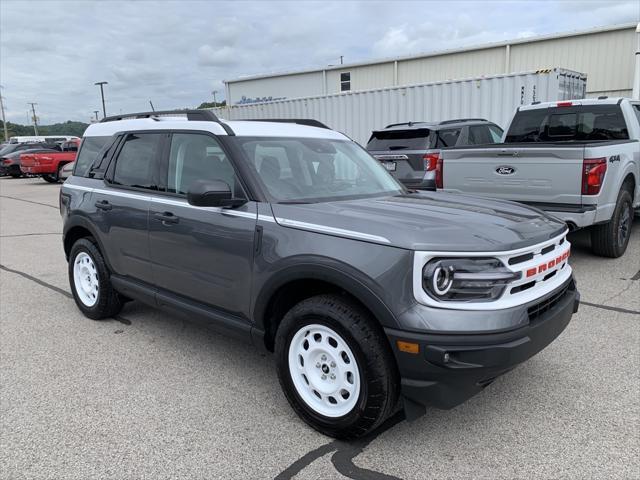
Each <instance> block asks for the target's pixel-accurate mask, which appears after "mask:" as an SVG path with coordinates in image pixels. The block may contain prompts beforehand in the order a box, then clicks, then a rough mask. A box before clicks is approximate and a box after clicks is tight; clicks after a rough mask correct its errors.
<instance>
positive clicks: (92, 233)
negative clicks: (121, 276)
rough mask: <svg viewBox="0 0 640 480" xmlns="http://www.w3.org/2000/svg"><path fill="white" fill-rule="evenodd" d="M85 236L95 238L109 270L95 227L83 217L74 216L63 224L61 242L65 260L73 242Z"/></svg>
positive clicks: (107, 260)
mask: <svg viewBox="0 0 640 480" xmlns="http://www.w3.org/2000/svg"><path fill="white" fill-rule="evenodd" d="M86 237H91V238H93V239H94V240H95V242H96V244H97V247H98V250H100V253H101V254H102V257H103V258H104V261H105V263H106V264H107V266H108V267H109V270H111V265H110V263H109V259H108V258H107V257H106V255H105V250H104V248H103V246H102V242H101V241H100V237H99V236H98V234H97V231H96V229H95V227H94V226H93V225H91V223H90V222H89V221H87V220H86V219H84V218H83V217H76V218H75V219H73V220H72V221H70V222H69V223H68V224H67V225H65V228H64V232H63V235H62V242H63V246H64V254H65V257H66V258H67V261H68V260H69V253H71V248H72V247H73V244H74V243H76V242H77V241H78V240H79V239H81V238H86Z"/></svg>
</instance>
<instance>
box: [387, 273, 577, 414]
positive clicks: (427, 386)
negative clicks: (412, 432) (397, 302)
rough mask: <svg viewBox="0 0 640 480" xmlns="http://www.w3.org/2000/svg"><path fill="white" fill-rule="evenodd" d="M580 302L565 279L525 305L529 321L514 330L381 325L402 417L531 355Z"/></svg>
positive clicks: (481, 384)
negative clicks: (408, 346) (414, 347)
mask: <svg viewBox="0 0 640 480" xmlns="http://www.w3.org/2000/svg"><path fill="white" fill-rule="evenodd" d="M579 302H580V294H579V293H578V291H577V289H576V286H575V281H574V280H573V279H570V280H569V282H567V283H565V284H564V285H563V286H562V287H559V288H558V289H557V290H556V291H554V292H551V294H549V295H547V296H545V297H543V298H541V299H539V301H537V302H534V303H533V304H532V305H530V306H528V313H529V317H530V319H529V323H528V324H527V325H526V326H524V327H520V328H517V329H515V330H511V331H507V332H500V333H490V334H486V333H469V334H422V333H412V332H404V331H399V330H393V329H385V331H386V333H387V336H388V337H389V340H390V342H391V345H392V348H393V351H394V354H395V357H396V361H397V365H398V369H399V371H400V375H401V385H402V396H403V398H404V403H405V413H406V415H407V419H409V420H411V419H413V418H416V417H418V416H420V415H422V414H423V413H424V411H425V407H426V406H432V407H436V408H443V409H450V408H453V407H455V406H457V405H459V404H461V403H463V402H464V401H466V400H467V399H469V398H471V397H472V396H473V395H475V394H477V393H479V392H480V391H481V390H482V389H483V388H485V387H486V386H487V385H489V384H490V383H491V382H493V380H495V379H496V378H497V377H498V376H500V375H502V374H503V373H506V372H508V371H509V370H511V369H513V368H514V367H516V366H517V365H519V364H520V363H522V362H524V361H525V360H527V359H529V358H531V357H532V356H533V355H535V354H536V353H538V352H539V351H541V350H542V349H544V348H545V347H546V346H547V345H549V344H550V343H551V342H552V341H553V340H555V339H556V337H558V335H560V334H561V333H562V331H563V330H564V329H565V328H566V326H567V325H568V324H569V321H570V320H571V316H572V315H573V313H575V312H577V310H578V305H579ZM486 313H487V315H490V314H491V313H490V312H486ZM398 340H400V341H405V342H412V343H417V344H419V346H420V347H419V353H418V354H412V353H406V352H402V351H399V350H398V347H397V341H398Z"/></svg>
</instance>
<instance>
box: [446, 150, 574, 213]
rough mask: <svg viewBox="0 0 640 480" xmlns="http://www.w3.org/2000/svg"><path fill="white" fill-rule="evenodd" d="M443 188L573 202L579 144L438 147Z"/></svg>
mask: <svg viewBox="0 0 640 480" xmlns="http://www.w3.org/2000/svg"><path fill="white" fill-rule="evenodd" d="M440 155H441V158H442V164H443V188H444V190H446V191H448V192H464V193H466V194H471V195H481V196H486V197H493V198H501V199H507V200H514V201H524V202H535V203H559V204H573V205H579V204H580V203H581V201H582V197H581V190H582V186H581V179H582V160H583V156H584V147H583V146H562V147H558V145H554V146H549V145H546V146H539V147H538V146H526V147H524V146H519V147H517V148H509V147H504V146H500V147H499V148H496V147H493V146H484V147H482V148H464V147H463V148H456V149H453V150H448V149H443V150H442V151H441V152H440Z"/></svg>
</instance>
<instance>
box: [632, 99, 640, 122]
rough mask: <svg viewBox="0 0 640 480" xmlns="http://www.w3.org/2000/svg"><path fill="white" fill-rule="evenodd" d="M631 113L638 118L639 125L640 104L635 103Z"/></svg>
mask: <svg viewBox="0 0 640 480" xmlns="http://www.w3.org/2000/svg"><path fill="white" fill-rule="evenodd" d="M633 111H634V112H636V117H638V123H640V103H636V104H634V105H633Z"/></svg>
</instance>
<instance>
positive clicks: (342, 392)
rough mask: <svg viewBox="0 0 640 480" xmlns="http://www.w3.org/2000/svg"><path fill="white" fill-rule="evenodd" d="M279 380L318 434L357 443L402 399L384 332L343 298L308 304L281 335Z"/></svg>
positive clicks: (290, 317) (302, 305)
mask: <svg viewBox="0 0 640 480" xmlns="http://www.w3.org/2000/svg"><path fill="white" fill-rule="evenodd" d="M276 362H277V368H278V377H279V379H280V384H281V386H282V388H283V390H284V393H285V396H286V397H287V400H288V401H289V403H290V404H291V406H292V407H293V409H294V410H295V411H296V413H297V414H298V415H299V416H300V417H301V418H302V419H303V420H304V421H305V422H307V423H308V424H309V425H311V426H312V427H313V428H315V429H316V430H318V431H320V432H322V433H324V434H326V435H329V436H332V437H337V438H356V437H359V436H362V435H364V434H366V433H368V432H370V431H371V430H373V429H375V428H376V427H377V426H378V425H380V424H381V423H382V422H383V421H384V420H385V419H386V418H387V417H388V416H389V415H390V414H391V413H392V412H393V411H394V408H395V406H396V404H397V400H398V391H399V388H398V375H397V371H396V367H395V363H394V360H393V355H392V353H391V351H390V349H389V345H388V343H387V340H386V338H384V333H383V332H382V330H381V329H380V328H379V327H378V326H377V325H376V324H375V323H374V319H373V318H371V316H370V315H369V314H368V312H366V311H365V310H364V309H363V308H362V307H361V306H360V305H359V304H357V303H356V302H354V301H352V300H350V299H347V298H343V297H341V296H338V295H320V296H317V297H312V298H309V299H306V300H303V301H302V302H300V303H299V304H297V305H296V306H295V307H293V308H292V309H291V310H290V311H289V312H288V313H287V314H286V315H285V317H284V319H283V320H282V323H281V325H280V327H279V329H278V333H277V336H276Z"/></svg>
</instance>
